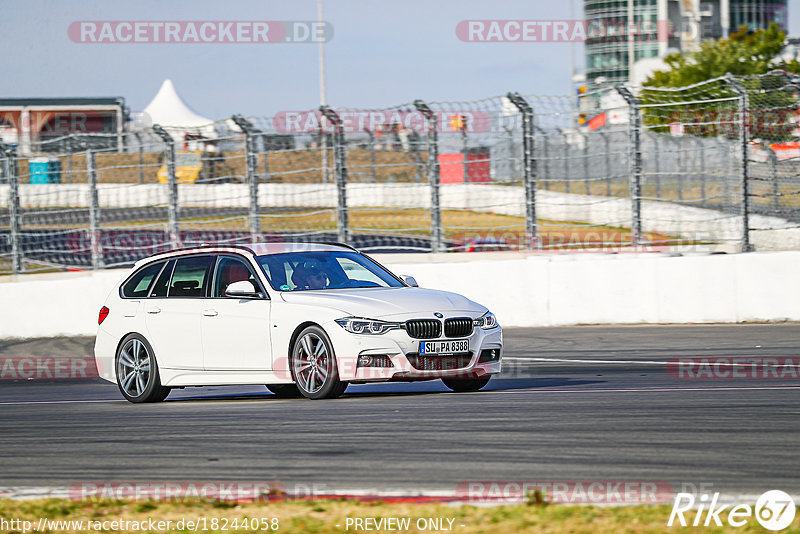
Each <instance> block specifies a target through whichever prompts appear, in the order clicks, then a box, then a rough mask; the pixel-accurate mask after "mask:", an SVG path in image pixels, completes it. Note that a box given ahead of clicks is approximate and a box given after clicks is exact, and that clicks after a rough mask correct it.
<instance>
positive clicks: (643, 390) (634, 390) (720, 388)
mask: <svg viewBox="0 0 800 534" xmlns="http://www.w3.org/2000/svg"><path fill="white" fill-rule="evenodd" d="M798 389H800V386H739V387H736V386H709V387H705V388H700V387H652V388H593V389H553V388H550V389H547V388H542V389H538V388H526V389H502V390H498V389H491V390H488V391H485V392H477V393H480V394H486V393H508V394H512V393H664V392H672V391H742V390H787V391H796V390H798Z"/></svg>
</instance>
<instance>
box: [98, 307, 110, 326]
mask: <svg viewBox="0 0 800 534" xmlns="http://www.w3.org/2000/svg"><path fill="white" fill-rule="evenodd" d="M109 311H110V310H109V309H108V308H106V307H105V306H103V307H102V308H100V316H99V317H98V318H97V324H99V325H100V324H103V321H105V320H106V317H108V312H109Z"/></svg>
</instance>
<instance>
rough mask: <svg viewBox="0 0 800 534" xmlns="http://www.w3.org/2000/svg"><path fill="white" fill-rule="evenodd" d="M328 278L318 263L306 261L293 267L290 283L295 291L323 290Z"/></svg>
mask: <svg viewBox="0 0 800 534" xmlns="http://www.w3.org/2000/svg"><path fill="white" fill-rule="evenodd" d="M329 280H330V278H329V277H328V273H327V272H325V269H324V267H323V266H322V264H321V263H320V262H318V261H306V262H303V263H301V264H300V265H298V266H297V267H295V269H294V272H293V273H292V282H294V285H295V288H296V289H325V288H326V287H327V286H328V282H329Z"/></svg>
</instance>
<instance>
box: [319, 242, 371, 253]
mask: <svg viewBox="0 0 800 534" xmlns="http://www.w3.org/2000/svg"><path fill="white" fill-rule="evenodd" d="M313 244H314V243H309V245H313ZM317 244H318V245H331V246H334V247H344V248H349V249H350V250H354V251H356V252H358V249H357V248H356V247H354V246H352V245H348V244H347V243H340V242H338V241H318V242H317ZM359 254H360V252H359Z"/></svg>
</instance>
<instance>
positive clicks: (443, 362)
mask: <svg viewBox="0 0 800 534" xmlns="http://www.w3.org/2000/svg"><path fill="white" fill-rule="evenodd" d="M98 323H99V327H98V331H97V339H96V341H95V347H94V350H95V359H96V361H97V367H98V370H99V372H100V376H101V377H102V378H104V379H106V380H109V381H112V382H116V383H117V385H118V386H119V390H120V392H121V393H122V395H123V396H124V397H125V398H126V399H127V400H129V401H131V402H136V403H138V402H158V401H162V400H164V399H165V398H166V397H167V395H169V392H170V390H171V389H173V388H183V387H189V386H211V385H250V384H264V385H266V387H267V388H268V389H269V390H270V391H272V392H273V393H275V394H276V395H279V396H286V397H299V396H304V397H308V398H310V399H321V398H332V397H337V396H339V395H341V394H342V393H343V392H344V390H345V388H347V386H348V384H363V383H370V382H388V381H418V380H434V379H441V380H442V381H443V382H444V384H445V385H446V386H447V387H448V388H450V389H452V390H454V391H477V390H479V389H481V388H482V387H483V386H485V385H486V383H487V382H488V381H489V379H490V377H491V376H492V375H493V374H497V373H499V372H500V367H501V359H502V353H503V337H502V331H501V328H500V326H499V325H498V323H497V319H496V318H495V316H494V315H493V314H492V313H491V312H490V311H489V310H487V309H486V308H485V307H484V306H481V305H480V304H476V303H475V302H472V301H471V300H469V299H467V298H465V297H463V296H461V295H458V294H456V293H449V292H445V291H436V290H431V289H422V288H419V287H417V284H416V282H415V281H414V279H413V278H411V277H399V276H396V275H394V274H392V273H391V272H389V271H388V270H387V269H386V268H384V267H383V266H381V265H380V264H379V263H377V262H376V261H374V260H373V259H371V258H370V257H368V256H366V255H365V254H362V253H360V252H358V251H357V250H356V249H354V248H352V247H349V246H347V245H341V244H307V243H266V244H264V243H262V244H254V245H232V246H214V247H208V246H203V247H197V248H192V249H185V250H177V251H172V252H168V253H164V254H158V255H156V256H152V257H150V258H147V259H144V260H141V261H139V262H138V263H136V265H135V266H134V268H133V269H132V271H131V272H130V274H129V275H128V276H126V277H125V278H124V279H123V280H122V281H121V283H119V284H118V285H117V286H116V287H115V288H114V290H113V291H112V292H111V294H110V295H109V296H108V298H107V299H106V301H105V303H104V305H103V307H102V308H101V310H100V316H99V319H98Z"/></svg>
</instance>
